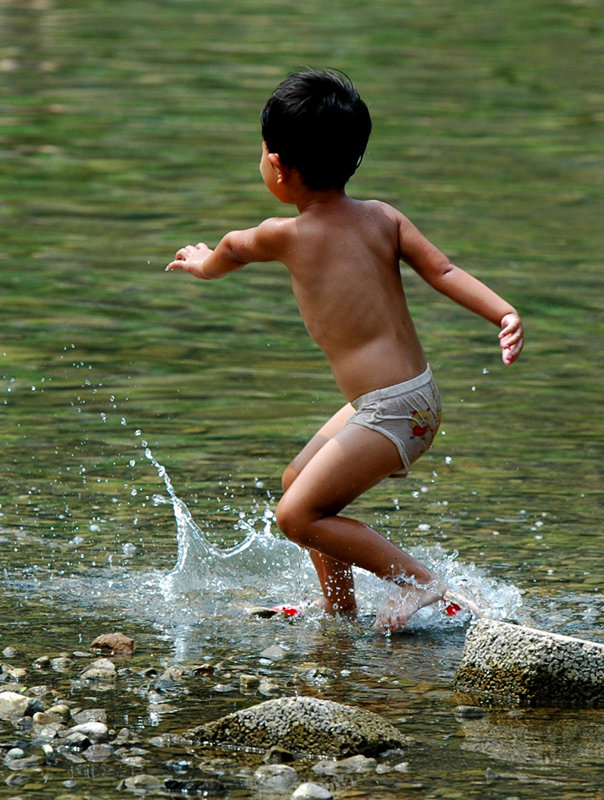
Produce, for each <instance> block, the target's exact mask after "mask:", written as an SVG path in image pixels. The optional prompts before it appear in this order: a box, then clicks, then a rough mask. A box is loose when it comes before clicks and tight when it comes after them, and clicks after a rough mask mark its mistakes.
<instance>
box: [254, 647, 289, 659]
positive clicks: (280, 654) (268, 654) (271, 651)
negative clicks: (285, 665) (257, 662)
mask: <svg viewBox="0 0 604 800" xmlns="http://www.w3.org/2000/svg"><path fill="white" fill-rule="evenodd" d="M286 653H287V650H285V649H284V648H283V647H281V646H280V645H278V644H273V645H271V646H270V647H267V648H266V649H265V650H263V651H262V652H261V653H260V658H268V659H269V661H281V659H282V658H284V657H285V655H286Z"/></svg>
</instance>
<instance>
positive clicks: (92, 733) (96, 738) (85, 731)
mask: <svg viewBox="0 0 604 800" xmlns="http://www.w3.org/2000/svg"><path fill="white" fill-rule="evenodd" d="M75 733H79V734H82V735H84V736H86V737H87V738H88V739H90V741H91V742H106V741H107V739H108V738H109V732H108V728H107V726H106V725H105V723H104V722H94V721H93V722H82V723H81V724H80V725H74V727H73V728H70V729H69V731H68V736H69V735H71V734H75Z"/></svg>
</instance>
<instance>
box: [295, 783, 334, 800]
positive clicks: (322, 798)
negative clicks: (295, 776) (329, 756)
mask: <svg viewBox="0 0 604 800" xmlns="http://www.w3.org/2000/svg"><path fill="white" fill-rule="evenodd" d="M332 798H333V795H332V793H331V792H330V791H329V789H326V788H325V786H320V785H319V784H318V783H312V781H308V783H301V784H300V786H298V788H297V789H296V790H295V791H294V793H293V794H292V796H291V798H290V800H332Z"/></svg>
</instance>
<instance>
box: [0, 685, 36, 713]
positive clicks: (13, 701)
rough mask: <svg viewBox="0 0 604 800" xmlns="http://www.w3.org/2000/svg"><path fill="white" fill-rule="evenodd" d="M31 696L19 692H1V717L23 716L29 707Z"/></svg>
mask: <svg viewBox="0 0 604 800" xmlns="http://www.w3.org/2000/svg"><path fill="white" fill-rule="evenodd" d="M30 701H31V698H29V697H25V696H24V695H22V694H18V693H17V692H0V719H11V718H12V717H22V716H23V715H24V714H26V713H27V710H28V709H29V704H30Z"/></svg>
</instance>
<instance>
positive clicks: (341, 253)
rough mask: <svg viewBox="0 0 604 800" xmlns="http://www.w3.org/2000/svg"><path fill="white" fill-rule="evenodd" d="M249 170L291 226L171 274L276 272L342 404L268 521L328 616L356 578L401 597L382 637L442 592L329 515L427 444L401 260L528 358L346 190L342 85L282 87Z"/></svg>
mask: <svg viewBox="0 0 604 800" xmlns="http://www.w3.org/2000/svg"><path fill="white" fill-rule="evenodd" d="M261 126H262V138H263V144H262V158H261V161H260V172H261V174H262V178H263V180H264V183H265V184H266V186H267V188H268V189H269V191H270V192H272V194H273V195H274V196H275V197H276V198H277V199H278V200H280V201H281V202H282V203H288V204H293V205H295V206H296V207H297V209H298V212H299V214H298V216H295V217H286V218H273V219H267V220H265V221H264V222H262V223H261V224H260V225H258V226H257V227H255V228H250V229H249V230H245V231H232V232H231V233H227V234H226V236H224V238H223V239H222V240H221V241H220V243H219V244H218V246H217V247H216V249H215V250H211V249H209V248H208V247H207V246H206V245H205V244H197V245H195V246H192V245H187V246H186V247H183V248H181V249H180V250H179V251H178V252H177V253H176V256H175V260H174V261H172V262H171V263H170V264H169V265H168V266H167V267H166V269H167V270H174V269H182V270H186V271H187V272H190V273H191V274H192V275H194V276H195V277H197V278H202V279H205V280H210V279H213V278H221V277H223V276H224V275H227V274H228V273H229V272H233V271H234V270H237V269H240V268H241V267H243V266H245V265H246V264H249V263H251V262H254V261H281V262H282V263H283V264H285V266H286V267H287V268H288V269H289V272H290V276H291V282H292V288H293V292H294V295H295V298H296V300H297V302H298V306H299V308H300V313H301V315H302V318H303V320H304V323H305V324H306V327H307V330H308V332H309V333H310V335H311V337H312V338H313V339H314V341H315V342H316V343H317V345H318V346H319V347H320V348H321V349H322V350H323V352H324V353H325V355H326V357H327V359H328V361H329V364H330V366H331V369H332V372H333V375H334V378H335V380H336V383H337V385H338V387H339V388H340V390H341V391H342V394H343V395H344V396H345V398H346V400H347V401H348V402H347V403H346V405H345V406H344V407H343V408H341V409H340V410H339V411H338V412H337V413H336V414H334V416H333V417H332V418H331V419H330V420H328V422H326V423H325V425H323V427H322V428H321V429H320V430H319V431H318V432H317V433H316V434H315V436H314V437H313V438H312V439H311V440H310V442H309V443H308V444H307V445H306V446H305V447H304V448H303V449H302V451H301V452H300V453H299V454H298V455H297V456H296V457H295V458H294V460H293V461H292V462H291V463H290V464H289V466H288V467H287V468H286V470H285V472H284V473H283V481H282V482H283V490H284V494H283V496H282V498H281V501H280V502H279V505H278V507H277V511H276V517H277V523H278V525H279V527H280V529H281V531H282V532H283V533H284V534H285V536H287V537H288V538H289V539H292V540H293V541H294V542H297V543H298V544H299V545H301V546H302V547H307V548H309V550H310V555H311V558H312V561H313V564H314V566H315V568H316V570H317V574H318V577H319V581H320V584H321V588H322V591H323V598H322V599H321V601H320V604H321V606H322V608H323V609H324V610H325V611H326V612H327V613H331V614H342V615H348V616H354V615H355V613H356V602H355V596H354V584H353V576H352V569H351V567H352V566H358V567H362V568H363V569H366V570H368V571H370V572H373V573H374V574H375V575H377V576H379V577H380V578H383V579H384V580H386V581H389V582H391V584H392V585H393V587H398V588H396V589H395V591H394V592H390V599H389V600H388V601H387V603H386V604H385V605H384V607H383V608H382V609H381V610H380V611H379V612H378V615H377V619H376V627H377V628H378V630H380V631H383V632H386V633H388V632H391V631H394V630H397V629H398V628H400V627H402V626H404V625H405V624H406V622H407V620H408V619H409V617H410V616H411V615H412V614H414V613H415V612H416V611H417V610H418V609H420V608H422V607H423V606H426V605H429V604H431V603H434V602H436V601H437V600H440V599H442V598H443V597H444V594H445V592H446V585H445V584H444V582H443V581H442V580H440V579H439V578H438V577H437V576H436V575H434V574H433V573H432V572H431V571H430V570H429V569H427V568H426V567H425V566H424V565H423V564H421V563H419V562H418V561H416V560H415V559H414V558H412V557H411V556H409V555H408V554H407V553H404V552H403V551H402V550H400V549H399V548H398V547H396V546H395V545H394V544H392V543H391V542H389V541H388V540H387V539H385V538H384V537H382V536H381V535H380V534H379V533H377V531H374V530H373V529H372V528H370V527H368V526H367V525H364V524H362V523H361V522H358V521H356V520H353V519H349V518H347V517H344V516H341V515H340V512H341V511H343V509H345V508H346V506H348V505H349V503H351V502H352V501H353V500H354V499H355V498H357V497H359V495H361V494H362V493H363V492H365V491H367V489H369V488H371V487H372V486H375V485H376V484H377V483H379V482H380V481H381V480H382V479H383V478H386V477H388V476H394V475H397V476H401V477H404V476H406V475H407V474H408V472H409V469H410V466H411V464H412V463H413V462H414V461H415V460H416V459H417V458H418V457H419V456H420V455H421V454H422V453H424V452H425V451H426V450H427V449H428V447H429V446H430V444H431V443H432V440H433V439H434V436H435V434H436V431H437V429H438V424H439V419H440V400H439V396H438V389H437V387H436V385H435V383H434V380H433V379H432V375H431V372H430V368H429V366H428V364H427V362H426V357H425V355H424V352H423V350H422V347H421V344H420V342H419V340H418V337H417V334H416V332H415V328H414V326H413V322H412V320H411V317H410V315H409V311H408V309H407V304H406V300H405V294H404V291H403V286H402V282H401V274H400V265H399V262H400V260H401V259H402V260H403V261H405V262H406V263H407V264H409V266H411V267H412V268H413V269H414V270H415V271H416V272H417V273H418V274H419V275H420V276H421V277H422V278H423V279H424V280H425V281H427V283H429V284H430V285H431V286H433V287H434V288H435V289H437V290H438V291H440V292H442V293H444V294H445V295H447V296H448V297H450V298H451V299H452V300H455V301H456V302H457V303H459V304H461V305H462V306H465V307H466V308H468V309H469V310H470V311H473V312H474V313H476V314H479V315H480V316H482V317H484V318H485V319H487V320H489V321H490V322H493V323H494V324H495V325H497V326H499V328H500V332H499V342H500V346H501V350H502V357H503V361H504V363H505V364H512V363H513V362H514V361H515V360H516V359H517V357H518V356H519V354H520V351H521V350H522V346H523V330H522V323H521V320H520V317H519V315H518V313H517V312H516V310H515V309H514V308H513V307H512V306H511V305H509V303H506V302H505V301H504V300H502V299H501V298H500V297H499V296H498V295H497V294H495V293H494V292H493V291H491V290H490V289H489V288H487V287H486V286H485V285H484V284H482V283H481V282H480V281H478V280H477V279H475V278H473V277H472V276H470V275H469V274H468V273H466V272H464V271H463V270H461V269H460V268H459V267H456V266H455V265H454V264H452V263H450V261H449V260H448V259H447V258H446V256H444V255H443V254H442V253H441V252H440V251H439V250H438V249H437V248H436V247H435V246H434V245H433V244H431V243H430V242H429V241H428V240H427V239H426V238H425V237H424V236H423V235H422V234H421V233H420V232H419V231H418V229H417V228H416V227H415V226H414V225H413V224H412V223H411V222H410V221H409V220H408V219H406V217H404V216H403V215H402V214H401V213H400V212H399V211H397V210H396V209H394V208H392V207H391V206H389V205H386V204H385V203H382V202H379V201H377V200H367V201H360V200H354V199H352V198H350V197H348V196H347V195H346V193H345V190H344V186H345V184H346V182H347V181H348V179H349V178H350V177H351V175H352V174H353V173H354V172H355V170H356V168H357V167H358V165H359V164H360V161H361V159H362V157H363V154H364V152H365V147H366V145H367V141H368V139H369V134H370V131H371V119H370V116H369V111H368V110H367V107H366V105H365V103H364V102H363V101H362V100H361V98H360V97H359V95H358V93H357V91H356V90H355V88H354V87H353V86H352V84H351V83H350V82H349V81H348V79H347V78H346V77H345V76H343V75H341V74H340V73H336V72H332V71H319V72H316V71H307V72H301V73H296V74H293V75H290V76H289V77H288V78H286V79H285V80H284V81H283V82H282V83H281V84H280V85H279V86H278V87H277V89H276V90H275V91H274V92H273V94H272V96H271V97H270V99H269V100H268V102H267V104H266V106H265V107H264V109H263V111H262V114H261Z"/></svg>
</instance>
